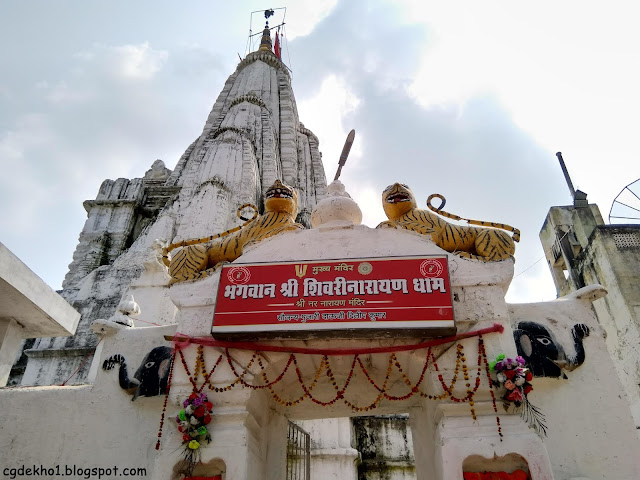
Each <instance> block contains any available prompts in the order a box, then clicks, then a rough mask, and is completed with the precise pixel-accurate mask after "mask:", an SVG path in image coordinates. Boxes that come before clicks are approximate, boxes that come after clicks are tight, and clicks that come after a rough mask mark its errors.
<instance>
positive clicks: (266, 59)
mask: <svg viewBox="0 0 640 480" xmlns="http://www.w3.org/2000/svg"><path fill="white" fill-rule="evenodd" d="M318 144H319V142H318V138H317V137H316V136H315V135H314V134H313V133H312V132H311V131H310V130H308V129H307V128H305V127H304V125H303V124H302V123H301V122H300V121H299V119H298V111H297V107H296V101H295V97H294V94H293V90H292V88H291V76H290V74H289V71H288V69H287V67H286V66H285V64H284V63H283V62H282V61H281V60H280V59H279V58H278V57H277V56H276V55H275V54H274V53H273V52H272V51H271V39H270V35H269V30H268V29H265V32H263V41H262V43H261V45H260V48H259V49H258V51H256V52H253V53H249V54H248V55H247V56H246V57H245V58H244V59H242V60H241V61H240V63H239V64H238V66H237V68H236V71H235V72H234V73H233V74H231V75H230V76H229V78H228V79H227V81H226V83H225V84H224V87H223V89H222V91H221V92H220V94H219V96H218V98H217V100H216V102H215V103H214V105H213V108H212V109H211V112H210V114H209V116H208V118H207V120H206V122H205V125H204V128H203V130H202V133H201V134H200V135H199V136H198V138H196V140H195V141H194V142H193V143H192V144H191V145H190V146H189V147H188V148H187V150H186V151H185V152H184V154H183V155H182V157H181V158H180V159H179V161H178V163H177V165H176V167H175V169H174V170H173V171H172V170H169V169H168V168H166V167H165V165H164V163H163V162H162V161H161V160H157V161H156V162H154V164H153V165H152V166H151V168H150V169H149V170H148V171H147V172H146V174H145V176H144V177H143V178H136V179H132V180H128V179H124V178H120V179H118V180H115V181H114V180H105V181H104V182H103V184H102V186H101V187H100V190H99V192H98V196H97V197H96V199H95V200H88V201H86V202H85V203H84V206H85V209H86V210H87V215H88V218H87V221H86V223H85V226H84V228H83V231H82V233H81V234H80V238H79V243H78V246H77V247H76V251H75V253H74V256H73V262H72V263H71V265H70V268H69V272H68V273H67V275H66V277H65V280H64V283H63V290H62V292H61V295H62V296H63V297H64V298H65V299H66V300H67V301H69V303H71V304H72V305H73V306H74V307H75V308H76V309H77V310H78V311H80V312H81V313H82V319H81V321H80V325H79V326H78V330H77V332H78V333H77V334H76V336H75V337H73V338H72V339H67V338H44V339H38V340H36V342H35V344H34V346H33V348H31V349H30V350H28V351H26V353H27V355H28V356H29V361H28V364H27V367H26V370H25V373H24V375H23V376H22V378H19V377H18V378H13V383H14V384H15V383H22V384H25V385H48V384H55V383H59V382H61V381H64V380H65V379H66V378H67V377H68V376H69V375H71V374H72V373H73V372H74V371H75V370H76V369H78V368H79V371H78V373H76V375H75V376H74V378H73V380H72V381H71V383H83V382H86V381H87V375H88V372H89V367H90V365H91V361H86V357H87V355H90V354H91V353H92V352H93V350H94V348H95V345H96V344H97V342H98V339H97V337H96V336H95V335H94V334H93V332H92V331H91V329H90V325H91V323H92V322H93V321H94V320H96V319H107V318H110V317H111V316H112V315H113V314H114V312H115V310H116V307H117V305H118V304H119V303H120V301H121V299H122V298H123V296H124V295H125V294H127V291H128V289H129V287H130V285H131V283H132V282H133V281H136V279H138V278H139V277H140V275H141V274H142V272H143V271H144V269H145V267H144V265H143V263H144V260H145V258H147V257H148V256H149V251H150V250H151V249H152V245H153V242H154V241H155V240H156V239H163V240H164V241H166V242H168V243H169V244H171V243H179V242H183V241H185V240H189V239H194V238H202V237H206V236H208V235H211V234H212V233H215V232H223V231H225V230H228V229H231V228H234V227H237V226H239V225H240V224H241V223H242V220H240V219H238V218H237V217H236V215H235V212H236V209H237V207H238V206H240V205H242V204H245V203H250V204H254V205H256V206H257V208H258V210H259V211H260V212H262V211H263V210H264V208H265V201H264V196H265V193H266V191H267V189H269V187H271V186H272V185H273V184H274V182H275V181H276V180H280V181H282V182H283V183H285V184H287V185H290V186H292V187H293V188H295V190H296V191H297V196H298V214H297V218H295V221H294V222H292V223H293V224H296V225H297V224H300V226H304V227H306V228H310V226H311V210H312V209H313V207H314V206H315V204H316V202H317V200H318V199H320V198H322V197H323V196H324V195H325V194H326V189H327V183H326V178H325V172H324V168H323V165H322V159H321V154H320V151H319V149H318ZM296 222H297V223H296ZM157 278H162V277H161V276H158V277H157ZM152 287H153V288H157V289H167V288H168V286H167V285H166V284H163V283H161V282H158V284H157V285H146V284H145V288H147V289H148V288H152ZM165 293H166V292H165ZM163 295H164V296H165V297H166V294H164V293H163ZM136 300H137V301H138V302H139V303H140V304H141V307H142V311H143V312H144V311H145V306H144V305H143V303H144V299H138V296H136ZM147 311H148V310H147ZM89 380H90V379H89Z"/></svg>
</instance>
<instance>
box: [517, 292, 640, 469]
mask: <svg viewBox="0 0 640 480" xmlns="http://www.w3.org/2000/svg"><path fill="white" fill-rule="evenodd" d="M589 291H592V292H594V294H593V295H589V294H588V292H589ZM585 292H587V293H585ZM576 295H582V296H583V297H584V298H583V299H582V300H581V299H579V298H576ZM601 295H602V294H601V293H599V292H598V290H597V287H593V286H592V287H586V288H585V289H582V290H579V291H578V292H576V293H574V294H571V295H568V296H567V297H562V298H560V299H558V300H555V301H552V302H541V303H532V304H519V305H511V306H510V307H511V314H512V322H513V324H514V328H515V325H516V324H517V322H519V321H523V320H524V321H535V322H537V323H539V324H541V325H544V326H546V327H547V328H548V329H549V331H551V332H552V334H553V335H554V336H555V339H556V340H557V341H558V343H559V344H560V345H562V346H563V347H564V349H565V350H566V351H567V354H568V356H569V357H571V356H573V355H574V353H575V347H574V346H573V343H574V340H573V337H572V335H571V329H572V328H573V326H574V325H575V324H579V323H582V324H585V325H587V326H588V327H589V330H590V334H589V336H588V337H586V338H584V340H583V345H584V350H585V360H584V363H583V364H582V365H580V366H579V367H577V368H575V370H573V371H567V372H566V376H567V377H568V378H567V379H561V378H534V382H533V391H532V392H531V394H530V400H531V402H532V403H533V404H534V405H536V406H537V407H539V408H540V409H541V410H542V412H543V413H544V414H545V416H546V419H547V425H548V437H547V438H546V439H545V444H546V447H547V450H548V452H549V458H550V460H551V464H552V466H553V471H554V474H555V475H556V477H555V478H556V479H557V480H563V479H569V478H572V477H580V476H583V477H587V478H590V479H609V478H616V479H623V478H624V479H634V478H638V472H640V458H638V456H637V455H634V454H630V452H637V451H640V442H639V441H638V437H637V435H636V432H635V424H634V421H633V416H632V414H631V410H630V408H629V403H628V402H627V400H626V397H625V395H624V391H623V388H622V385H621V383H620V380H619V379H618V377H617V375H616V371H615V366H614V364H613V361H612V359H611V357H610V355H609V353H608V351H607V347H606V342H605V335H604V330H603V328H602V327H601V326H600V325H599V324H598V322H597V320H596V318H595V315H594V313H593V311H592V309H591V301H592V300H595V299H597V298H600V297H601ZM612 472H615V474H613V473H612Z"/></svg>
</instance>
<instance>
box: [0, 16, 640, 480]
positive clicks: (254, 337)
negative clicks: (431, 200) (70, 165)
mask: <svg viewBox="0 0 640 480" xmlns="http://www.w3.org/2000/svg"><path fill="white" fill-rule="evenodd" d="M392 175H393V173H392V172H390V176H391V178H389V183H393V182H394V181H395V179H394V178H393V177H392ZM276 180H278V181H281V182H282V184H280V183H276ZM285 184H286V185H289V186H290V187H293V189H295V191H296V192H297V211H296V212H297V213H295V214H294V215H293V216H292V218H287V219H285V220H286V222H288V223H286V225H288V226H290V227H291V228H285V229H283V230H282V231H278V232H276V233H274V234H271V233H269V234H267V233H265V232H267V230H268V229H269V228H270V227H271V226H272V225H271V223H270V222H271V219H274V218H276V219H279V220H281V217H279V216H278V215H279V213H281V212H282V211H284V209H285V207H284V205H289V206H290V205H292V204H295V201H296V200H295V195H292V194H291V193H290V190H289V189H288V188H286V187H285V186H283V185H285ZM273 185H275V187H272V186H273ZM402 187H406V186H402ZM347 191H348V185H347V186H346V188H345V186H344V185H342V183H341V182H340V181H338V180H336V181H334V182H333V183H332V184H331V185H329V187H327V182H326V178H325V173H324V168H323V164H322V161H321V155H320V153H319V150H318V139H317V138H316V137H315V135H314V134H313V133H312V132H311V131H309V130H308V129H306V128H305V127H304V126H303V124H302V123H300V121H299V119H298V113H297V110H296V104H295V99H294V96H293V91H292V88H291V78H290V75H289V73H288V71H287V68H286V66H285V65H284V64H283V63H282V61H281V60H280V59H279V58H278V57H277V56H276V55H275V54H274V53H273V52H272V51H271V39H270V30H269V29H268V27H267V28H265V31H264V32H263V40H262V42H261V46H260V48H259V49H258V51H256V52H254V53H250V54H249V55H247V56H246V57H245V58H244V59H242V60H241V62H240V63H239V65H238V67H237V69H236V71H235V72H234V73H233V74H232V75H231V76H230V77H229V79H228V80H227V82H226V83H225V85H224V88H223V89H222V92H221V93H220V95H219V97H218V99H217V100H216V102H215V104H214V106H213V109H212V110H211V113H210V114H209V117H208V118H207V121H206V123H205V126H204V129H203V132H202V134H201V135H200V136H198V138H197V139H196V140H195V141H194V142H193V144H192V145H190V146H189V148H188V149H187V150H186V152H185V153H184V155H183V156H182V157H181V158H180V160H179V162H178V163H177V165H176V168H175V169H174V170H173V171H171V170H169V169H167V168H166V167H165V165H164V163H163V162H161V161H156V162H155V163H154V164H153V165H152V167H151V169H150V170H149V171H147V172H146V174H145V175H144V177H143V178H138V179H133V180H127V179H118V180H116V181H112V180H106V181H105V182H104V183H103V184H102V186H101V187H100V191H99V193H98V197H97V198H96V199H95V200H91V201H87V202H85V208H86V209H87V213H88V219H87V222H86V224H85V227H84V229H83V231H82V233H81V234H80V242H79V244H78V247H77V249H76V253H75V254H74V260H73V263H72V264H71V266H70V271H69V273H68V274H67V276H66V278H65V283H64V290H63V292H62V295H63V297H64V298H65V299H67V301H68V302H69V303H70V304H71V305H73V306H74V307H75V308H76V309H77V310H78V311H79V312H80V313H81V314H82V318H81V320H80V324H79V327H78V333H77V334H76V335H75V336H74V337H72V340H68V339H65V338H50V339H40V340H37V341H36V343H35V344H34V346H33V348H32V349H30V350H29V351H28V352H27V355H28V363H27V365H26V370H25V372H24V374H23V376H22V378H21V382H22V384H23V385H30V386H32V387H31V388H18V389H4V390H0V404H2V405H3V411H4V412H5V415H3V416H0V430H1V431H2V432H3V433H2V438H1V439H0V446H1V447H2V448H0V459H1V461H0V465H1V466H2V468H5V467H7V468H9V469H12V468H15V469H16V472H17V469H19V468H20V467H21V466H22V467H23V471H22V473H21V474H22V475H29V474H27V473H25V468H26V467H25V466H30V465H34V466H35V465H37V466H39V467H40V466H41V467H42V468H43V469H47V470H45V476H46V475H49V477H51V478H54V477H55V475H56V474H57V473H56V468H57V469H58V471H60V472H61V474H62V475H65V472H67V473H66V475H67V477H68V478H74V475H76V476H78V475H79V476H82V475H84V474H85V470H84V469H92V468H95V469H102V470H100V471H98V470H95V474H94V475H95V478H98V473H100V474H101V475H103V477H102V478H116V477H118V476H119V474H121V473H122V471H123V469H125V468H126V469H132V470H130V471H131V472H136V474H137V475H138V477H134V478H151V479H155V480H170V479H182V478H189V477H195V478H202V477H204V478H212V479H213V478H217V479H222V480H276V479H287V480H294V479H295V480H298V479H299V480H302V479H306V480H309V475H310V478H311V479H313V480H320V479H321V478H327V477H330V478H344V479H352V480H355V479H356V478H358V462H359V461H360V460H361V458H360V456H359V452H358V450H357V449H356V448H354V445H352V441H351V423H350V420H349V417H356V416H371V415H397V414H404V415H406V416H408V419H409V421H408V425H409V426H408V427H406V425H407V423H406V421H405V422H404V423H403V425H405V427H406V428H408V432H409V433H408V434H407V433H406V432H405V436H406V437H407V438H408V440H407V439H405V441H406V442H407V443H411V448H410V449H411V450H412V451H413V452H415V455H414V457H415V458H414V464H415V468H413V465H412V466H411V468H404V467H403V466H402V465H400V466H399V467H398V465H396V467H398V468H396V470H394V469H393V468H389V469H387V470H384V472H385V475H390V476H393V478H394V479H398V480H399V479H400V478H403V479H404V478H406V479H407V480H409V479H413V478H417V479H418V480H454V479H461V478H464V479H478V480H480V479H488V478H498V477H496V476H494V477H492V476H490V475H491V473H486V472H492V473H493V474H494V475H497V474H498V472H500V474H501V475H502V477H500V478H512V479H520V480H526V479H530V480H549V479H557V480H570V479H574V480H578V479H582V480H584V479H591V480H604V479H613V478H615V479H616V480H633V479H637V478H638V472H640V460H639V459H638V456H637V455H636V454H635V453H636V452H637V451H638V449H639V448H640V440H639V439H638V435H637V433H636V430H635V427H634V423H633V418H632V415H631V412H630V409H629V404H628V402H627V401H626V400H625V398H624V395H623V394H622V393H621V392H622V388H621V385H620V381H619V379H618V377H617V376H616V374H615V368H614V363H613V360H612V358H611V357H610V355H609V354H608V352H607V348H606V344H605V339H604V335H603V330H602V328H601V326H600V325H599V324H598V322H597V320H596V317H595V315H594V313H593V310H592V307H591V304H592V302H593V301H596V300H597V299H599V298H602V297H603V296H604V295H606V291H605V290H604V289H603V288H602V287H600V286H599V285H589V286H586V287H584V288H581V289H579V290H578V291H576V292H574V293H572V294H570V295H568V296H566V297H562V298H560V299H558V300H555V301H552V302H540V303H532V304H507V303H506V301H505V293H506V291H507V289H508V287H509V284H510V282H511V280H512V278H513V258H511V257H509V255H506V256H503V257H500V259H498V260H497V261H496V260H495V258H490V256H489V254H487V259H488V260H487V261H481V260H479V259H478V258H475V257H476V256H475V255H473V254H472V255H467V256H466V258H465V256H464V255H461V254H460V252H459V251H458V249H457V248H447V246H448V245H454V246H455V245H456V243H455V242H456V241H457V240H452V239H451V238H453V236H454V232H455V235H458V236H460V238H461V239H462V240H460V241H467V240H468V237H466V235H471V234H473V235H476V234H477V238H481V239H482V238H484V237H482V235H483V234H484V231H483V230H480V229H479V230H478V231H477V232H476V231H475V230H473V231H471V230H455V229H454V227H449V226H448V224H445V223H438V228H441V229H442V232H440V231H435V229H434V225H433V224H431V223H428V222H427V223H424V221H425V220H424V219H430V218H432V217H435V214H431V213H428V212H424V213H420V212H417V213H415V215H416V218H417V220H416V222H415V224H412V223H411V222H412V221H410V220H411V219H409V220H407V217H405V216H404V215H405V211H406V210H403V211H402V219H403V221H404V222H405V223H403V224H402V225H400V224H399V223H398V224H394V223H393V218H396V217H393V218H391V217H390V221H389V222H385V227H388V228H370V227H369V226H366V225H362V224H361V220H362V213H361V211H360V207H359V206H358V204H357V201H356V199H352V198H351V197H350V196H349V194H348V193H347ZM407 191H409V189H408V188H398V192H396V193H389V192H387V194H386V196H385V197H384V201H385V202H388V205H387V207H389V210H390V211H391V210H392V209H393V208H395V207H396V206H398V205H399V204H400V203H401V202H409V201H410V200H409V198H408V196H407V195H408V194H407ZM409 192H410V191H409ZM247 203H248V204H253V205H255V207H256V209H257V210H258V211H259V213H260V215H259V216H258V217H257V219H256V220H254V221H252V222H246V223H247V224H246V225H245V226H243V227H242V228H241V229H238V230H236V229H234V227H239V226H240V225H242V224H243V222H245V221H244V220H241V219H239V218H238V217H237V216H236V209H237V208H238V206H240V205H243V204H247ZM390 205H391V206H390ZM287 208H288V207H287ZM385 210H387V209H385ZM294 211H295V210H294ZM274 212H275V213H274ZM285 213H286V212H285ZM411 214H413V213H411ZM270 215H271V216H270ZM400 217H401V215H400V214H399V215H398V216H397V218H400ZM412 218H413V217H412ZM265 219H266V220H265ZM429 221H432V220H429ZM260 222H262V223H260ZM421 222H422V223H421ZM442 222H444V220H442ZM479 228H485V227H479ZM231 229H233V231H232V232H230V233H228V234H227V233H225V234H224V235H218V236H216V235H215V234H219V233H221V232H226V231H227V230H231ZM470 232H471V233H470ZM445 234H447V235H449V234H450V235H452V237H451V238H448V239H447V240H446V241H438V240H439V238H440V237H437V235H445ZM500 235H502V236H500ZM500 235H495V236H494V237H492V240H491V241H500V239H503V240H504V239H505V237H504V235H507V234H506V233H505V234H504V235H503V234H502V233H501V234H500ZM209 236H212V237H211V238H207V237H209ZM496 239H497V240H496ZM200 240H202V241H200ZM508 240H509V241H511V237H509V239H508ZM196 241H197V242H196ZM241 241H242V242H243V243H242V245H241V247H239V246H238V244H239V243H240V242H241ZM474 241H475V240H474ZM234 242H235V243H234ZM487 242H488V243H489V240H487ZM172 244H173V245H175V244H179V245H180V246H179V247H176V248H175V249H171V250H170V248H169V246H170V245H172ZM505 244H508V248H513V245H514V244H513V242H511V243H508V242H506V241H505ZM200 245H202V248H199V247H197V246H200ZM196 247H197V248H196ZM441 247H443V248H446V249H443V248H441ZM472 248H475V247H472V246H470V247H469V249H472ZM189 249H190V250H189ZM229 250H232V251H233V252H237V253H238V255H235V256H231V257H224V258H232V261H231V262H230V263H227V264H224V265H220V264H218V265H215V266H211V265H210V264H209V263H208V261H209V260H210V259H211V258H218V257H215V256H214V254H215V255H217V254H219V253H220V252H223V253H224V254H225V255H227V253H228V251H229ZM181 251H184V252H189V255H186V254H183V255H180V254H179V252H181ZM212 252H213V253H212ZM233 252H232V253H233ZM466 253H468V252H466ZM200 254H202V255H204V257H202V258H199V257H198V255H200ZM220 254H221V253H220ZM221 255H222V254H221ZM220 258H222V257H220ZM184 259H186V260H184ZM193 259H195V260H193ZM183 260H184V261H185V262H187V263H188V262H192V261H194V262H196V263H197V262H200V263H199V264H198V265H196V266H193V265H191V264H188V265H187V266H186V267H185V269H186V270H188V271H192V272H193V273H194V275H193V276H183V277H180V278H179V279H177V280H176V277H175V276H174V277H173V279H172V277H171V275H173V272H175V271H176V269H178V268H182V267H183V266H182V265H178V266H176V262H178V261H183ZM216 261H217V260H216ZM171 262H173V263H171ZM167 264H168V265H169V268H167ZM194 265H195V264H194ZM189 269H191V270H189ZM265 272H266V273H265ZM170 274H171V275H170ZM131 325H133V326H131ZM258 331H259V332H261V333H259V334H256V333H255V332H258ZM212 332H213V335H212ZM443 335H447V336H446V337H443ZM501 355H503V356H504V358H503V357H501ZM496 360H497V361H499V362H501V363H498V364H497V365H495V364H494V363H493V362H495V361H496ZM519 362H521V363H519ZM525 362H526V365H523V364H525ZM74 371H77V373H76V374H75V375H74V376H72V374H73V373H74ZM70 376H72V381H69V382H68V385H72V386H64V387H63V386H52V385H59V384H60V383H62V382H63V381H65V380H66V379H68V378H69V377H70ZM531 388H533V390H531ZM132 398H133V399H134V400H135V401H131V399H132ZM503 404H504V406H505V407H506V409H505V408H503ZM518 405H520V410H518V409H516V406H518ZM523 409H524V410H525V412H526V413H528V415H524V416H523V415H521V412H522V410H523ZM291 422H295V423H296V425H297V427H294V430H295V429H299V428H302V429H304V430H307V431H309V432H311V445H310V446H309V445H307V447H309V450H310V458H308V457H306V456H305V455H304V451H305V449H304V446H302V447H300V445H301V444H296V445H297V446H295V448H294V447H292V441H293V440H292V437H291V435H290V436H289V438H288V434H287V432H288V430H290V429H291V428H292V426H291ZM545 429H546V434H545ZM295 431H296V432H298V430H295ZM397 432H398V430H394V431H389V432H388V434H387V437H386V438H385V441H386V440H388V442H387V443H388V444H389V445H387V447H388V450H393V445H392V444H393V442H395V440H393V441H392V440H391V439H394V438H399V437H397ZM378 433H379V432H378ZM295 435H298V433H295ZM295 435H294V436H295ZM296 438H297V437H296ZM299 447H300V448H299ZM380 449H381V450H384V448H382V447H380ZM365 460H366V459H365ZM382 463H384V462H382ZM405 466H406V465H405ZM66 467H69V468H71V467H73V468H75V470H73V473H69V470H65V468H66ZM400 467H402V468H400ZM384 468H386V467H383V466H379V469H378V470H377V471H376V470H375V469H373V470H368V471H367V472H365V473H366V476H365V474H363V476H365V478H367V479H369V478H380V476H381V475H382V474H381V473H380V472H381V471H382V470H380V469H384ZM50 469H53V470H50ZM78 469H80V470H78ZM12 472H13V470H7V471H6V472H4V473H3V474H4V475H6V476H8V475H11V474H12ZM52 472H53V473H52ZM78 472H80V473H78ZM90 472H91V471H90ZM90 474H91V473H90ZM376 475H378V477H376ZM17 478H22V477H19V476H18V477H17ZM91 478H94V477H91ZM360 478H362V477H360Z"/></svg>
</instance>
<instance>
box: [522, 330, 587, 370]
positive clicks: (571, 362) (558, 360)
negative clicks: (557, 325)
mask: <svg viewBox="0 0 640 480" xmlns="http://www.w3.org/2000/svg"><path fill="white" fill-rule="evenodd" d="M588 336H589V327H587V326H586V325H584V324H582V323H578V324H576V325H574V326H573V327H572V328H571V337H572V338H573V344H574V348H575V352H576V354H575V356H573V357H570V358H569V357H567V355H566V353H565V351H564V348H563V347H562V345H561V344H560V343H559V342H558V341H557V340H556V339H555V337H554V336H553V334H552V333H551V332H550V331H549V330H548V329H547V327H545V326H544V325H541V324H539V323H536V322H520V323H518V326H517V329H516V330H514V331H513V337H514V340H515V342H516V348H517V350H518V355H521V356H522V357H524V359H525V360H526V362H527V366H528V367H529V368H530V369H531V372H532V373H533V374H534V375H535V376H536V377H556V378H557V377H562V378H567V376H566V375H565V373H564V372H563V371H562V370H563V369H566V370H573V369H575V368H577V367H579V366H580V365H582V364H583V363H584V359H585V352H584V346H583V345H582V341H583V339H584V338H585V337H588Z"/></svg>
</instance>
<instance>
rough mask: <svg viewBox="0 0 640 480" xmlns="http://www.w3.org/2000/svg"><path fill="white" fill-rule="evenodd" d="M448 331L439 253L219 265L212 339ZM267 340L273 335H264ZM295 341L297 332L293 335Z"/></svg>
mask: <svg viewBox="0 0 640 480" xmlns="http://www.w3.org/2000/svg"><path fill="white" fill-rule="evenodd" d="M345 330H348V331H349V332H350V336H351V335H353V334H355V335H357V334H358V332H360V333H361V334H362V333H363V331H364V332H367V333H369V334H370V333H372V330H376V331H380V332H387V333H393V335H396V336H397V335H398V333H399V331H400V332H402V331H404V332H406V333H411V334H414V333H418V331H422V330H429V331H430V332H429V333H431V334H451V333H454V332H455V323H454V319H453V306H452V301H451V286H450V284H449V269H448V265H447V257H446V256H444V255H443V256H430V257H388V258H362V259H349V260H325V261H313V262H283V263H258V264H240V265H233V264H231V265H225V266H224V267H223V268H222V272H221V276H220V286H219V289H218V299H217V303H216V311H215V316H214V321H213V327H212V333H213V335H214V336H216V337H223V336H236V337H237V336H240V335H242V336H244V337H250V336H252V335H251V334H256V333H259V334H261V335H263V334H275V335H278V336H294V335H292V334H294V333H295V332H300V333H303V332H304V333H309V332H320V331H323V332H327V333H333V334H340V332H343V333H344V331H345ZM272 336H273V335H272ZM296 336H299V335H296Z"/></svg>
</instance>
